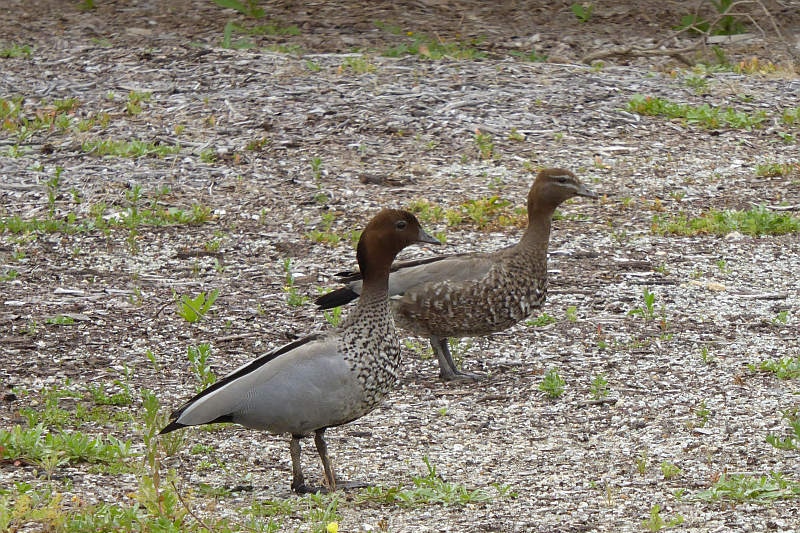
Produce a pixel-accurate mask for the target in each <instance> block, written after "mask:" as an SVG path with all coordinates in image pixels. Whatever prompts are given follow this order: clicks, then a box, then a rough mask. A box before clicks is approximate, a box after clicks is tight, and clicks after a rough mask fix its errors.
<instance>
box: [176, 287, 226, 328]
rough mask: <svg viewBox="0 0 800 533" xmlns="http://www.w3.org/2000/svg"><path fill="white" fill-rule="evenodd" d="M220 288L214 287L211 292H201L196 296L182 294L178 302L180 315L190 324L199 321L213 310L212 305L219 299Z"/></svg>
mask: <svg viewBox="0 0 800 533" xmlns="http://www.w3.org/2000/svg"><path fill="white" fill-rule="evenodd" d="M218 296H219V289H214V290H213V291H211V292H209V293H207V294H206V293H205V292H200V293H199V294H198V295H197V296H195V297H194V298H190V297H189V296H187V295H185V294H184V295H182V296H181V297H180V300H179V301H178V303H177V304H176V305H177V307H178V316H180V317H182V318H183V319H185V320H186V321H187V322H189V323H190V324H194V323H196V322H199V321H200V320H201V319H202V318H203V317H204V316H205V315H206V314H208V312H209V311H210V310H211V306H212V305H214V302H215V301H217V297H218Z"/></svg>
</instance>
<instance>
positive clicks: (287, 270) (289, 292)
mask: <svg viewBox="0 0 800 533" xmlns="http://www.w3.org/2000/svg"><path fill="white" fill-rule="evenodd" d="M283 272H284V276H285V277H284V280H285V281H284V285H283V292H285V293H286V303H287V304H289V305H290V306H292V307H300V306H301V305H304V304H305V303H306V302H307V301H308V297H307V296H303V295H302V294H300V293H299V292H298V291H297V287H295V285H294V271H293V270H292V260H291V258H288V257H287V258H286V259H284V260H283Z"/></svg>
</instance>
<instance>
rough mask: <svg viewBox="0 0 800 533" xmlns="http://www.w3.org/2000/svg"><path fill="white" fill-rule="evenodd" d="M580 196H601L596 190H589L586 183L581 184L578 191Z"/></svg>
mask: <svg viewBox="0 0 800 533" xmlns="http://www.w3.org/2000/svg"><path fill="white" fill-rule="evenodd" d="M576 194H577V195H578V196H585V197H586V198H599V196H598V195H597V193H596V192H594V191H592V190H589V189H587V188H586V186H585V185H583V184H581V186H580V187H578V190H577V192H576Z"/></svg>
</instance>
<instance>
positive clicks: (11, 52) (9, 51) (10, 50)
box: [0, 43, 33, 59]
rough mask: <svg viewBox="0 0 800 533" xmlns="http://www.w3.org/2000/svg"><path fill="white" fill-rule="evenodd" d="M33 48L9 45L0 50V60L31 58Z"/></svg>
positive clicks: (23, 45)
mask: <svg viewBox="0 0 800 533" xmlns="http://www.w3.org/2000/svg"><path fill="white" fill-rule="evenodd" d="M32 53H33V47H32V46H30V45H27V44H17V43H11V44H10V45H7V46H3V47H2V48H0V58H6V59H14V58H19V57H31V54H32Z"/></svg>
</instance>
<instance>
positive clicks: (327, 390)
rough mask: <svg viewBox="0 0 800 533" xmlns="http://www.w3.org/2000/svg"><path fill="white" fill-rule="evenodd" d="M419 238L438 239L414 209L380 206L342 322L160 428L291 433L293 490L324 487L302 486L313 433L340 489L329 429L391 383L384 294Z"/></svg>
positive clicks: (374, 400)
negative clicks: (224, 426) (398, 259)
mask: <svg viewBox="0 0 800 533" xmlns="http://www.w3.org/2000/svg"><path fill="white" fill-rule="evenodd" d="M415 242H427V243H435V244H439V241H437V240H436V239H434V238H433V237H431V236H430V235H428V234H427V233H425V231H423V229H422V228H421V227H420V224H419V221H418V220H417V219H416V217H415V216H414V215H413V214H411V213H408V212H406V211H398V210H391V209H386V210H383V211H381V212H380V213H379V214H378V215H377V216H375V218H373V219H372V220H371V221H370V222H369V224H367V227H366V228H365V229H364V232H363V234H362V235H361V238H360V239H359V241H358V248H357V253H356V257H357V260H358V265H359V268H360V271H361V272H362V273H363V278H364V282H363V291H362V296H361V298H360V299H359V302H358V305H357V307H356V308H355V309H354V310H353V311H352V312H351V313H350V314H349V315H348V317H347V318H346V319H345V320H344V321H343V323H342V325H341V326H340V327H339V328H338V329H336V330H333V331H331V332H329V333H327V334H319V335H312V336H308V337H305V338H303V339H300V340H297V341H295V342H292V343H290V344H287V345H286V346H283V347H281V348H278V349H276V350H274V351H272V352H270V353H267V354H265V355H262V356H261V357H259V358H258V359H255V360H254V361H252V362H250V363H247V364H245V365H243V366H241V367H240V368H238V369H237V370H235V371H234V372H233V373H231V374H229V375H228V376H227V377H225V378H224V379H222V380H220V381H218V382H216V383H215V384H213V385H212V386H210V387H209V388H207V389H206V390H204V391H203V392H201V393H199V394H197V395H196V396H195V397H194V398H192V399H191V400H189V401H188V402H187V403H186V404H184V405H183V407H181V408H180V409H178V410H177V411H175V412H174V413H172V415H171V417H170V420H171V421H170V423H169V425H167V426H166V427H165V428H164V429H162V430H161V433H162V434H163V433H169V432H170V431H174V430H176V429H179V428H182V427H185V426H197V425H201V424H211V423H215V422H233V423H237V424H241V425H243V426H246V427H248V428H252V429H261V430H266V431H269V432H271V433H274V434H282V433H288V434H290V435H291V436H292V439H291V443H290V452H291V457H292V489H293V490H294V491H296V492H312V491H316V490H319V489H315V488H313V487H310V486H308V485H306V484H305V480H304V477H303V471H302V468H301V461H300V439H301V438H302V437H306V436H310V435H311V434H312V433H313V434H314V443H315V444H316V447H317V452H318V453H319V456H320V459H321V460H322V466H323V469H324V474H325V484H326V487H327V489H329V490H335V489H336V478H335V476H334V473H333V469H332V468H331V462H330V459H329V457H328V452H327V446H326V443H325V438H324V434H325V430H326V429H327V428H329V427H333V426H338V425H341V424H346V423H348V422H351V421H353V420H355V419H357V418H360V417H362V416H364V415H365V414H367V413H369V412H370V411H372V410H373V409H375V407H377V406H378V404H379V403H380V402H381V400H382V399H383V398H384V396H386V394H387V393H388V392H389V391H390V390H391V389H392V388H393V387H394V384H395V381H396V379H397V373H398V367H399V365H400V346H399V343H398V340H397V334H396V332H395V327H394V322H393V320H392V315H391V313H390V311H389V304H388V299H387V297H388V278H389V268H390V266H391V264H392V261H394V258H395V256H396V255H397V253H398V252H399V251H400V250H402V249H403V248H404V247H406V246H408V245H410V244H412V243H415ZM340 486H341V484H340Z"/></svg>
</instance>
